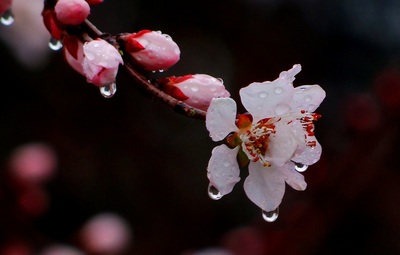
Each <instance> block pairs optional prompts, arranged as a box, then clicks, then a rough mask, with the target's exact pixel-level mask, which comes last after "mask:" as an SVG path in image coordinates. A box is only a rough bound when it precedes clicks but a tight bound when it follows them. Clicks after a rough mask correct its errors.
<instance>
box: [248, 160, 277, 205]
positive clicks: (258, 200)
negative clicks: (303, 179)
mask: <svg viewBox="0 0 400 255" xmlns="http://www.w3.org/2000/svg"><path fill="white" fill-rule="evenodd" d="M244 191H245V192H246V195H247V197H248V198H249V199H250V200H251V201H252V202H253V203H255V204H256V205H257V206H258V207H260V208H261V209H262V210H264V211H272V210H275V209H276V208H277V207H278V206H279V205H280V203H281V202H282V198H283V195H284V193H285V176H284V175H283V174H282V172H281V171H280V170H279V168H278V167H274V166H271V167H264V166H262V165H261V164H259V163H257V162H256V163H254V162H250V164H249V176H248V177H247V178H246V180H245V182H244Z"/></svg>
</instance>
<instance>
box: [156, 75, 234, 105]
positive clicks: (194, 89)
mask: <svg viewBox="0 0 400 255" xmlns="http://www.w3.org/2000/svg"><path fill="white" fill-rule="evenodd" d="M158 82H159V85H160V86H161V89H162V90H163V91H165V92H166V93H167V94H169V95H171V96H172V97H174V98H176V99H178V100H181V101H183V102H185V103H187V104H188V105H191V106H193V107H196V108H198V109H201V110H204V111H206V110H207V109H208V106H209V105H210V102H211V100H212V99H213V98H217V97H230V94H229V92H228V91H227V90H226V89H225V86H224V84H223V82H222V80H221V79H217V78H214V77H212V76H210V75H207V74H189V75H185V76H180V77H175V76H172V77H168V78H162V79H159V80H158Z"/></svg>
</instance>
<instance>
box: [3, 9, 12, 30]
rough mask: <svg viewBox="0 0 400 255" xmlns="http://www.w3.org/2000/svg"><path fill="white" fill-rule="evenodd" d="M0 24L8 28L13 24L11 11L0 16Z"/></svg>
mask: <svg viewBox="0 0 400 255" xmlns="http://www.w3.org/2000/svg"><path fill="white" fill-rule="evenodd" d="M0 22H1V24H3V25H5V26H9V25H11V24H12V23H14V15H13V14H12V12H11V9H9V10H7V11H5V12H4V13H3V15H1V19H0Z"/></svg>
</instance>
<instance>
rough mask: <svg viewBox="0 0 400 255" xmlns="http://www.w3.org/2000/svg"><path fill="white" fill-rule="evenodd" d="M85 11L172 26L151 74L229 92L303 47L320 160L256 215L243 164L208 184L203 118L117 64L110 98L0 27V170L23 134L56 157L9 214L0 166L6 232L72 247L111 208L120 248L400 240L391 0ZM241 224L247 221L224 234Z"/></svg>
mask: <svg viewBox="0 0 400 255" xmlns="http://www.w3.org/2000/svg"><path fill="white" fill-rule="evenodd" d="M16 18H18V17H16ZM89 20H91V21H92V22H93V23H94V24H95V25H96V26H97V27H98V28H99V29H100V30H102V31H103V32H109V33H112V34H116V33H119V32H136V31H139V30H141V29H151V30H161V31H162V32H163V33H166V34H169V35H170V36H172V38H173V39H174V40H175V42H177V44H178V45H179V46H180V49H181V52H182V53H181V60H180V61H179V62H178V63H177V64H176V65H175V66H174V67H172V68H171V69H170V70H168V71H166V72H164V73H160V74H154V76H169V75H184V74H188V73H207V74H210V75H212V76H215V77H220V78H222V79H223V80H224V83H225V85H226V87H227V89H228V90H229V91H230V93H231V95H232V97H233V98H234V99H236V100H237V102H239V96H238V91H239V89H240V88H241V87H243V86H246V85H248V84H249V83H251V82H253V81H259V82H261V81H265V80H274V79H275V78H277V77H278V75H279V72H281V71H283V70H288V69H290V68H291V67H292V66H293V64H297V63H300V64H301V65H302V72H301V73H300V74H298V75H297V76H296V80H295V82H294V84H295V86H296V85H297V86H298V85H303V84H319V85H320V86H321V87H322V88H324V89H325V91H326V92H327V97H326V99H325V101H324V102H323V103H322V105H321V106H320V108H319V109H318V110H317V112H318V113H320V114H322V116H323V117H322V119H320V120H319V121H318V122H317V123H316V136H317V138H318V140H319V141H320V143H321V144H322V147H323V154H322V157H321V160H320V161H319V162H318V163H317V164H315V165H313V166H311V167H309V169H308V170H307V172H305V177H306V181H307V183H308V187H307V189H306V190H305V191H304V192H298V191H294V190H293V189H291V188H290V187H288V188H287V190H286V194H285V197H284V199H283V202H282V204H281V206H280V216H279V218H278V220H277V221H276V222H274V223H267V222H264V221H263V220H262V218H261V212H260V210H259V208H258V207H256V206H255V205H254V204H253V203H251V202H250V201H249V200H248V199H247V198H246V196H245V194H244V191H243V188H242V183H243V180H244V179H245V176H246V175H247V173H246V172H245V171H244V172H242V175H241V176H242V181H241V182H240V183H238V184H237V185H236V186H235V188H234V190H233V192H232V193H231V194H229V195H227V196H226V197H224V198H222V199H221V200H219V201H213V200H211V199H210V198H209V197H208V195H207V186H208V180H207V177H206V167H207V163H208V160H209V157H210V155H211V150H212V148H213V147H214V146H215V145H216V144H215V143H213V142H212V141H211V139H210V138H209V136H208V132H207V130H206V128H205V124H204V122H202V121H200V120H195V119H190V118H187V117H185V116H182V115H179V114H177V113H175V112H174V111H173V110H172V109H170V108H168V107H167V106H166V105H163V103H161V102H159V101H156V100H152V99H151V98H149V97H147V96H146V95H144V94H143V93H142V92H141V91H139V90H138V89H137V88H136V87H135V84H134V83H133V82H132V80H131V79H130V77H129V76H128V75H127V74H126V73H125V72H124V70H123V69H122V68H121V70H120V72H119V74H118V78H117V86H118V91H117V94H116V95H115V96H114V97H113V98H111V99H105V98H103V97H102V96H101V95H100V93H99V92H98V89H97V88H96V87H94V86H92V85H91V84H88V83H86V82H85V79H84V78H83V77H82V76H80V75H79V74H77V73H75V72H74V71H73V70H72V69H71V68H70V67H69V66H68V65H67V64H66V63H65V62H64V61H63V57H62V53H61V51H56V52H50V54H49V56H48V59H47V60H46V61H45V63H44V64H42V65H41V66H40V67H35V68H32V67H27V66H26V65H24V64H23V63H21V62H20V61H18V59H16V58H15V56H14V54H13V50H12V48H11V47H9V46H8V45H7V44H5V43H1V44H0V56H1V69H0V73H1V76H2V81H1V85H0V86H1V92H2V97H1V98H0V104H1V109H2V111H1V118H0V153H1V154H0V160H1V166H2V169H1V171H2V172H6V171H7V165H8V160H9V157H10V155H11V152H12V151H13V150H14V149H15V148H16V147H18V146H20V145H23V144H27V143H32V142H41V143H45V144H48V145H49V146H51V148H53V149H54V151H55V153H56V154H57V159H58V164H57V169H56V175H55V176H54V177H53V179H51V181H49V182H47V183H46V184H45V190H46V192H47V194H48V206H47V208H46V210H44V211H42V212H41V213H40V214H37V215H34V216H32V215H25V216H21V215H24V212H20V214H21V215H19V214H18V215H19V216H18V217H17V216H16V214H15V213H14V212H15V210H17V209H15V208H14V207H15V206H16V204H15V203H13V202H12V197H13V196H14V195H13V192H12V189H10V188H7V187H9V186H10V185H7V179H6V178H3V180H2V181H0V183H1V185H2V186H1V187H0V189H1V197H0V199H1V200H0V201H1V205H0V206H1V208H0V211H1V213H0V216H1V217H2V220H1V223H2V224H4V226H3V227H1V226H0V231H1V239H0V241H1V242H2V243H1V245H7V244H8V242H10V240H23V241H24V242H26V243H28V244H29V245H30V246H32V247H33V248H32V249H34V250H40V249H42V248H43V247H45V246H46V245H47V244H50V243H53V242H58V243H65V244H69V245H72V246H77V247H79V242H77V241H76V238H75V237H76V233H77V231H78V230H79V228H80V227H81V226H82V224H84V222H85V221H86V220H87V219H89V218H90V217H92V216H93V215H95V214H97V213H99V212H104V211H108V212H114V213H116V214H118V215H121V216H122V217H123V218H125V219H126V220H127V222H129V226H130V227H131V229H132V232H133V238H132V242H131V245H130V246H129V247H128V248H127V250H126V251H125V253H126V254H146V255H147V254H148V255H153V254H184V253H185V254H191V252H194V251H200V250H204V249H207V248H209V247H222V248H226V249H230V250H232V251H233V252H234V254H249V255H252V254H254V255H257V254H258V255H262V254H343V253H344V252H348V253H355V254H399V253H400V217H399V215H400V204H399V202H400V201H399V198H398V196H399V194H400V190H399V189H400V185H399V183H400V172H399V170H400V169H399V166H398V165H399V163H398V160H399V159H398V157H399V151H400V148H399V140H400V139H399V132H398V131H399V121H398V118H399V113H400V107H399V106H400V73H399V69H398V62H399V52H400V2H399V1H390V0H384V1H379V3H378V1H373V0H363V1H361V0H358V1H356V0H353V1H347V0H341V1H338V0H324V1H313V0H308V1H305V0H303V1H301V0H298V1H295V0H292V1H289V0H286V1H284V0H281V1H279V0H275V1H272V0H269V1H268V0H258V1H257V0H229V1H228V0H203V1H177V0H172V1H159V0H146V1H141V0H136V1H133V0H131V1H128V0H118V1H117V0H115V1H112V0H105V2H104V3H103V4H101V5H99V6H96V7H94V8H92V13H91V15H90V16H89ZM1 32H2V31H1V29H0V33H1ZM27 43H29V42H27ZM21 218H22V219H21ZM243 228H246V229H247V230H250V233H251V235H245V234H244V236H240V235H238V236H236V235H234V233H236V232H233V231H235V230H237V229H243ZM254 247H258V248H254ZM240 249H242V250H245V252H244V253H240V251H239V250H240ZM252 250H256V251H252ZM125 253H124V254H125Z"/></svg>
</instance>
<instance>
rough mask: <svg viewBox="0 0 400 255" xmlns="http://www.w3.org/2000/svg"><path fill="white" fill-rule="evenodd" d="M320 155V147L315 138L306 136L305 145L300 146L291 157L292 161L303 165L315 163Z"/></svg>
mask: <svg viewBox="0 0 400 255" xmlns="http://www.w3.org/2000/svg"><path fill="white" fill-rule="evenodd" d="M321 153H322V146H321V144H320V143H319V142H318V141H317V138H316V137H315V136H307V138H306V140H305V143H304V144H302V145H300V146H299V147H298V148H297V150H296V152H295V153H294V155H293V157H292V159H291V160H292V161H294V162H296V163H301V164H304V165H308V166H309V165H312V164H314V163H316V162H317V161H318V160H319V159H320V157H321Z"/></svg>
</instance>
